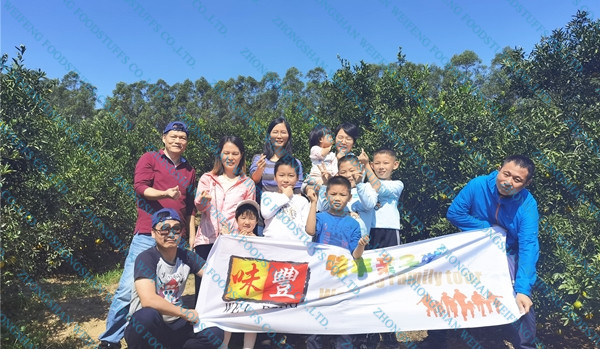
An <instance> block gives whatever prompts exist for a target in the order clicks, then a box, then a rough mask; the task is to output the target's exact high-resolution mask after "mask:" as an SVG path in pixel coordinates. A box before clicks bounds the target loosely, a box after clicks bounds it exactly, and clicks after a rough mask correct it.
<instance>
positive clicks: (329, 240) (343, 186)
mask: <svg viewBox="0 0 600 349" xmlns="http://www.w3.org/2000/svg"><path fill="white" fill-rule="evenodd" d="M351 189H352V186H351V184H350V181H349V180H348V179H346V178H345V177H342V176H335V177H332V178H331V179H329V181H328V182H327V189H326V194H327V202H328V207H329V210H328V211H327V212H319V213H317V202H318V197H317V194H316V193H315V191H314V190H312V189H311V188H308V190H307V195H308V197H309V199H310V212H309V214H308V220H307V222H306V233H308V234H309V235H313V236H314V237H315V241H316V242H318V243H323V244H330V245H336V246H340V247H344V248H347V249H348V250H349V251H350V253H352V257H354V258H356V259H358V258H361V257H362V254H363V252H364V251H365V246H366V245H367V244H368V243H369V236H368V235H365V236H362V237H361V232H360V225H359V224H358V222H357V221H356V220H355V219H352V217H350V216H348V215H347V214H346V211H345V208H346V205H347V204H348V202H350V199H351V198H352V196H351V194H350V191H351ZM324 337H325V338H331V339H334V340H335V347H336V348H343V347H345V346H347V345H348V343H352V337H351V336H350V335H338V336H323V335H311V336H309V337H308V339H307V340H306V348H307V349H322V348H323V343H322V339H323V338H324Z"/></svg>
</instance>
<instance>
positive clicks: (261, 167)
mask: <svg viewBox="0 0 600 349" xmlns="http://www.w3.org/2000/svg"><path fill="white" fill-rule="evenodd" d="M266 157H267V156H266V155H265V154H261V156H260V158H259V159H258V162H257V163H256V167H257V168H258V169H259V170H264V169H265V166H267V161H266V160H265V159H266Z"/></svg>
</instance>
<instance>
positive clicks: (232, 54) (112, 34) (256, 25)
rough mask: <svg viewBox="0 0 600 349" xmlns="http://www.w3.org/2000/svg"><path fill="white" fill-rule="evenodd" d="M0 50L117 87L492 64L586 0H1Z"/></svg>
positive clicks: (588, 0) (103, 91) (57, 72)
mask: <svg viewBox="0 0 600 349" xmlns="http://www.w3.org/2000/svg"><path fill="white" fill-rule="evenodd" d="M1 2H2V8H1V11H2V14H1V16H2V17H1V19H2V24H1V29H2V34H1V48H2V53H8V54H9V55H10V56H11V57H14V55H15V49H14V48H13V47H14V46H18V45H19V44H25V45H26V46H27V53H26V55H25V58H26V64H27V66H28V67H30V68H36V69H37V68H40V69H42V70H44V71H45V72H47V74H48V76H49V77H51V78H57V77H62V76H64V74H66V73H67V72H68V71H69V70H75V69H76V70H77V71H78V72H79V73H80V75H81V76H83V77H84V78H85V79H87V81H89V82H90V83H92V84H93V85H95V86H96V87H97V88H98V94H99V95H107V94H110V93H111V92H112V90H113V89H114V87H115V85H116V84H117V83H118V82H119V81H124V82H127V83H132V82H135V81H139V80H147V81H148V82H150V83H154V82H155V81H156V80H157V79H159V78H161V79H163V80H165V81H167V83H169V84H174V83H176V82H182V81H184V80H185V79H190V80H192V81H195V80H196V79H198V78H200V77H204V78H206V79H207V80H208V81H209V82H211V83H213V82H215V81H217V80H227V79H229V78H237V77H238V76H239V75H242V76H253V77H255V78H256V79H261V78H262V76H263V75H264V73H265V72H267V71H274V72H277V73H278V74H279V75H280V77H283V75H284V74H285V72H286V71H287V69H288V68H290V67H296V68H298V69H299V70H300V71H301V72H302V73H304V74H305V73H306V72H308V71H309V70H310V69H312V68H314V67H316V66H318V65H320V66H322V67H323V68H325V70H326V71H327V72H328V73H329V72H330V71H333V70H335V69H337V68H339V67H340V63H339V61H338V58H337V57H338V55H339V56H340V57H342V58H344V59H347V60H349V61H350V62H351V63H352V64H354V63H358V62H359V61H360V60H364V61H366V62H373V63H380V62H393V61H395V60H396V56H397V53H398V47H400V46H401V47H402V50H403V53H404V54H405V55H406V58H407V60H409V61H412V62H415V63H427V64H437V65H442V63H445V62H446V61H447V60H448V59H449V58H450V57H451V56H452V55H454V54H457V53H461V52H463V51H464V50H467V49H469V50H473V51H475V52H476V53H477V54H478V55H479V57H480V58H481V59H482V60H483V62H484V64H489V62H490V60H491V59H492V58H493V56H494V54H495V53H496V52H497V51H498V50H501V48H503V47H505V46H511V47H515V46H516V47H523V48H524V49H525V51H526V52H529V51H531V49H532V48H533V46H534V45H535V44H536V43H537V42H539V40H540V38H541V36H542V35H544V34H549V33H551V31H552V30H553V29H556V28H560V27H564V25H565V24H566V23H567V22H568V21H569V20H570V19H571V18H572V16H573V15H574V14H575V13H576V11H577V10H578V9H584V10H587V11H588V12H591V13H592V17H593V18H596V14H598V13H600V2H598V1H593V0H566V1H541V0H532V1H527V2H526V1H525V0H497V1H478V2H476V1H459V0H432V1H393V0H376V1H370V2H366V1H365V2H358V1H343V2H342V1H332V0H327V1H320V0H317V1H311V0H307V1H296V2H291V1H266V0H245V1H238V2H232V1H218V2H217V1H208V0H182V1H176V2H175V1H164V0H163V1H144V2H142V1H139V0H104V1H84V0H50V1H32V0H19V1H15V0H2V1H1Z"/></svg>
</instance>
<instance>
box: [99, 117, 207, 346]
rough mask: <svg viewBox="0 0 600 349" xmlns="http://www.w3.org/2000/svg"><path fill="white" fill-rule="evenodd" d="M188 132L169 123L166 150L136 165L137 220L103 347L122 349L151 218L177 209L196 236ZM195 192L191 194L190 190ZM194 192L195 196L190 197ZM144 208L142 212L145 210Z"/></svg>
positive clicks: (178, 123) (186, 229) (193, 174)
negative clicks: (135, 271)
mask: <svg viewBox="0 0 600 349" xmlns="http://www.w3.org/2000/svg"><path fill="white" fill-rule="evenodd" d="M187 136H188V129H187V126H186V125H185V123H183V122H181V121H175V122H170V123H169V124H168V125H167V126H166V127H165V129H164V131H163V136H162V141H163V143H164V145H165V148H164V149H161V150H159V151H157V152H155V151H152V152H147V153H145V154H144V155H142V157H140V159H139V160H138V162H137V165H136V166H135V174H134V180H133V181H134V183H133V187H134V189H135V192H136V194H137V195H136V196H139V197H142V198H143V199H144V200H138V201H137V202H136V205H137V212H138V217H137V221H136V224H135V232H134V236H133V239H132V240H131V245H130V246H129V253H128V254H127V258H126V259H125V267H124V269H123V274H122V275H121V281H120V282H119V288H118V289H117V291H116V293H115V296H114V298H113V302H112V304H111V306H110V310H109V311H108V316H107V319H106V331H105V332H104V333H103V334H102V335H100V341H101V344H100V346H99V347H100V348H120V347H121V344H120V341H121V338H123V333H124V331H125V325H126V323H127V319H126V315H127V313H128V310H129V302H130V301H131V291H132V288H133V266H134V262H135V259H136V258H137V256H138V254H140V253H141V252H142V251H144V250H147V249H148V248H150V247H152V246H154V245H155V241H154V239H153V238H152V236H151V231H152V219H151V215H152V214H153V213H154V212H157V211H159V210H161V209H162V208H171V209H174V210H175V211H176V212H177V213H178V215H179V216H180V217H183V221H182V229H183V230H182V233H183V234H184V235H185V234H186V232H191V233H192V234H193V233H194V230H195V227H194V219H193V214H194V210H195V207H194V194H193V193H194V190H193V189H194V188H195V186H196V171H195V170H194V169H193V168H192V166H191V165H190V164H189V162H188V161H187V160H186V159H185V158H184V157H183V156H182V155H183V152H184V151H185V148H186V147H187ZM190 187H191V188H192V191H191V192H190V191H188V188H190ZM190 193H192V194H190ZM142 207H143V209H142Z"/></svg>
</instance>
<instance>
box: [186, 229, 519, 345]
mask: <svg viewBox="0 0 600 349" xmlns="http://www.w3.org/2000/svg"><path fill="white" fill-rule="evenodd" d="M505 237H506V236H505V234H504V232H502V231H500V230H496V229H494V228H490V229H486V230H477V231H470V232H462V233H457V234H452V235H447V236H443V237H437V238H433V239H428V240H424V241H418V242H414V243H411V244H406V245H401V246H394V247H388V248H385V249H377V250H372V251H365V253H364V254H363V258H361V259H358V260H353V258H352V256H351V254H350V252H349V251H348V250H347V249H344V248H340V247H337V246H332V245H324V244H315V243H311V242H309V243H307V244H303V243H301V242H294V241H277V240H273V239H268V238H262V237H245V236H239V235H238V236H227V235H225V236H221V237H219V239H218V240H217V242H216V243H215V245H214V247H213V248H212V251H211V253H210V255H209V257H208V264H207V267H206V270H205V272H204V277H203V278H202V286H201V288H200V295H199V297H198V303H197V304H196V310H197V311H198V314H200V319H201V323H202V328H205V327H209V326H218V327H221V328H223V329H225V330H228V331H231V332H273V331H274V332H281V333H305V334H356V333H377V332H396V331H413V330H425V329H452V328H468V327H482V326H492V325H501V324H506V323H510V322H513V321H515V320H516V319H518V318H519V317H520V314H519V311H518V308H517V305H516V302H515V298H514V295H515V294H514V292H513V287H512V282H511V279H510V275H509V271H508V262H507V260H506V254H505V250H504V248H503V246H505V245H504V243H505V242H504V241H505ZM198 328H199V327H198V326H197V330H198Z"/></svg>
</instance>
